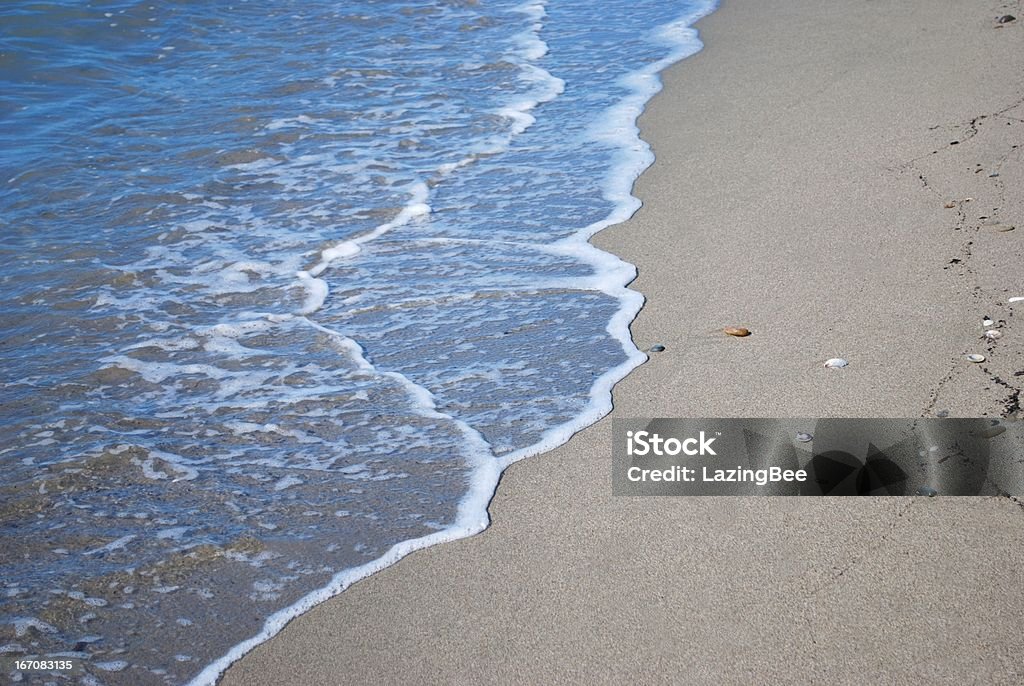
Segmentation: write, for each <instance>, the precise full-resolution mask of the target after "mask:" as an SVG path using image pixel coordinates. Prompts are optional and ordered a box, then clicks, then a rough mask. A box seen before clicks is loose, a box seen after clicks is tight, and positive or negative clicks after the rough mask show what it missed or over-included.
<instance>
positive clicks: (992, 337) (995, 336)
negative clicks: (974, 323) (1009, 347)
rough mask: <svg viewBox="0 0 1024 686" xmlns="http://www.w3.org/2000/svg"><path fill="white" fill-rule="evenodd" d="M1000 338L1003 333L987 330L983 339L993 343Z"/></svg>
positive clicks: (996, 330)
mask: <svg viewBox="0 0 1024 686" xmlns="http://www.w3.org/2000/svg"><path fill="white" fill-rule="evenodd" d="M1002 337H1003V332H1002V331H1000V330H998V329H989V330H988V331H986V332H985V338H987V339H989V340H990V341H994V340H996V339H999V338H1002Z"/></svg>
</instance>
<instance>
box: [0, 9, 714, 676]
mask: <svg viewBox="0 0 1024 686" xmlns="http://www.w3.org/2000/svg"><path fill="white" fill-rule="evenodd" d="M711 5H712V3H711V2H710V0H678V1H675V2H663V1H661V0H640V1H636V0H631V1H630V2H625V1H623V0H609V2H601V3H592V2H577V1H567V0H548V1H547V2H545V1H544V0H529V1H527V2H525V3H524V2H522V1H521V0H515V1H503V0H493V1H491V0H463V1H457V0H449V1H444V0H422V1H420V2H412V1H407V0H386V1H377V2H372V1H367V2H343V1H340V0H302V1H301V2H299V1H297V0H295V1H293V0H266V1H260V2H255V1H246V0H225V1H224V2H208V3H197V2H185V1H184V0H143V1H134V0H91V1H88V0H52V1H49V2H47V1H45V0H33V1H32V2H29V1H27V0H8V1H7V2H4V3H3V4H2V5H0V236H2V241H0V259H2V265H3V269H2V271H0V295H2V303H0V326H2V341H0V360H2V365H0V375H2V376H0V388H2V395H0V404H2V408H0V426H2V427H3V441H2V442H0V468H2V477H0V551H2V552H0V654H2V655H6V656H13V657H16V656H72V657H75V658H77V659H79V660H81V661H82V662H83V663H84V665H85V667H84V670H85V673H84V674H74V675H67V674H58V675H56V676H45V677H43V676H40V675H38V674H35V675H32V674H22V675H19V674H13V673H12V674H10V675H9V676H11V677H12V678H14V677H19V678H23V679H24V680H25V681H26V682H32V681H53V680H56V681H67V680H70V681H74V682H76V683H77V682H79V681H81V682H82V683H88V684H100V683H110V684H115V683H116V684H120V683H125V684H129V683H130V684H145V683H155V684H161V683H169V684H179V683H185V682H188V681H190V680H194V681H195V683H210V682H212V681H213V680H214V679H215V678H216V676H217V674H218V673H219V672H220V671H222V670H223V669H224V668H225V667H226V666H227V665H228V664H230V662H231V661H232V660H233V659H236V658H237V657H239V656H240V655H242V654H244V652H245V651H246V650H248V649H249V648H251V647H252V646H253V645H255V644H257V643H259V642H260V641H262V640H265V639H266V638H268V637H269V636H271V635H273V634H274V633H276V632H277V631H278V630H279V629H280V628H281V627H282V626H283V625H284V623H285V622H286V621H287V620H288V619H289V618H291V617H293V616H295V615H296V614H298V613H300V612H302V611H303V610H305V609H307V608H309V607H310V606H312V605H314V604H316V603H317V602H320V601H322V600H324V599H326V598H327V597H330V596H331V595H333V594H336V593H338V592H340V591H342V590H343V589H344V588H345V587H346V586H348V585H349V584H350V583H352V582H353V581H355V580H357V579H359V578H361V577H363V576H366V575H367V574H370V573H372V572H373V571H376V570H378V569H381V568H383V567H385V566H387V565H388V564H390V563H392V562H394V561H395V560H397V559H398V558H400V557H401V556H403V555H405V554H406V553H408V552H409V551H411V550H414V549H416V548H419V547H423V546H426V545H431V544H434V543H439V542H443V541H445V540H450V539H453V538H457V537H461V536H466V535H470V534H472V533H475V532H478V531H480V530H482V529H483V528H484V527H485V526H486V524H487V513H486V506H487V502H488V500H489V499H490V497H491V495H492V494H493V491H494V488H495V485H496V483H497V479H498V475H499V474H500V472H501V469H503V468H504V467H505V466H506V465H508V464H510V463H511V462H513V461H515V460H516V459H519V458H522V457H525V456H528V455H531V454H534V453H537V452H540V451H542V450H545V449H549V448H551V447H554V446H556V445H558V444H560V443H562V442H564V441H565V440H567V439H568V437H569V436H570V435H572V433H573V432H574V431H577V430H579V429H580V428H582V427H583V426H586V425H587V424H589V423H592V422H593V421H595V420H596V419H597V418H599V417H600V416H602V415H603V414H605V413H606V412H607V411H608V410H609V409H610V407H611V400H610V390H611V386H612V385H613V384H614V383H615V382H616V381H617V380H618V379H620V378H621V377H622V376H624V375H625V374H626V373H627V372H628V371H629V370H630V369H632V368H633V367H635V366H636V365H638V364H640V363H641V362H643V360H644V359H645V358H644V355H643V354H642V353H640V352H639V351H638V350H637V349H636V348H635V346H634V345H633V343H632V342H631V340H630V338H629V333H628V324H629V322H630V321H631V320H632V318H633V317H634V316H635V314H636V312H637V311H638V309H639V307H640V306H641V304H642V296H640V295H639V294H638V293H636V292H633V291H630V290H628V289H627V288H626V284H628V282H629V281H630V280H631V279H632V278H633V276H634V274H635V271H634V268H633V267H632V266H630V265H628V264H626V263H624V262H622V261H621V260H619V259H618V258H616V257H614V256H612V255H609V254H607V253H603V252H601V251H599V250H597V249H596V248H593V247H592V246H591V245H590V244H589V243H588V242H587V239H588V238H589V237H590V236H591V235H593V234H594V233H595V232H597V231H599V230H600V229H602V228H604V227H606V226H608V225H611V224H614V223H617V222H620V221H622V220H624V219H626V218H628V217H629V216H630V215H631V214H632V213H633V212H634V211H635V210H636V209H637V207H638V206H639V202H638V201H637V200H636V199H635V198H633V197H632V196H631V195H630V189H631V186H632V183H633V181H634V180H635V178H636V176H637V175H638V174H639V173H640V172H641V171H642V170H643V169H644V168H645V167H646V166H648V165H649V164H650V163H651V161H652V159H653V158H652V155H651V153H650V151H649V149H648V147H647V145H646V144H645V143H644V142H643V141H641V140H640V138H639V137H638V132H637V129H636V125H635V120H636V117H637V116H638V114H639V113H640V111H641V110H642V108H643V105H644V103H645V102H646V101H647V100H648V99H649V98H650V97H651V96H652V95H653V94H654V93H655V92H656V91H657V90H658V88H659V81H658V77H657V72H658V71H659V70H660V69H662V68H664V67H665V66H667V65H668V64H670V63H671V62H673V61H676V60H678V59H680V58H682V57H685V56H686V55H688V54H691V53H693V52H695V51H696V50H697V49H699V47H700V43H699V42H698V40H697V37H696V32H695V31H694V30H692V29H691V28H689V26H690V25H691V24H692V23H693V22H694V21H695V20H696V19H697V18H699V17H700V16H702V15H703V14H705V13H707V12H708V11H710V10H711ZM681 183H682V180H681ZM680 230H685V227H683V226H681V227H680Z"/></svg>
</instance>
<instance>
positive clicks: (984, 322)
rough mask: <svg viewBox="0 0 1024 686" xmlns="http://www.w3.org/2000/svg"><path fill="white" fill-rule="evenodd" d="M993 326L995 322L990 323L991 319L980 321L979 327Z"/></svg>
mask: <svg viewBox="0 0 1024 686" xmlns="http://www.w3.org/2000/svg"><path fill="white" fill-rule="evenodd" d="M993 324H995V322H994V321H992V320H991V319H982V320H981V325H982V326H992V325H993Z"/></svg>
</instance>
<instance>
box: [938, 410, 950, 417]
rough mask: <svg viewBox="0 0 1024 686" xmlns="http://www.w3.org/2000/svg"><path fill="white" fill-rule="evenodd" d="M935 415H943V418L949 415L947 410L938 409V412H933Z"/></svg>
mask: <svg viewBox="0 0 1024 686" xmlns="http://www.w3.org/2000/svg"><path fill="white" fill-rule="evenodd" d="M935 416H936V417H943V418H945V417H948V416H949V410H939V411H938V412H936V413H935Z"/></svg>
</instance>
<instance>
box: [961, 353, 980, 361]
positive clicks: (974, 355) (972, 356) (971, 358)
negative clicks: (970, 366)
mask: <svg viewBox="0 0 1024 686" xmlns="http://www.w3.org/2000/svg"><path fill="white" fill-rule="evenodd" d="M964 357H966V358H967V360H968V361H969V362H984V361H985V356H984V355H978V354H977V353H972V354H970V355H965V356H964Z"/></svg>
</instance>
